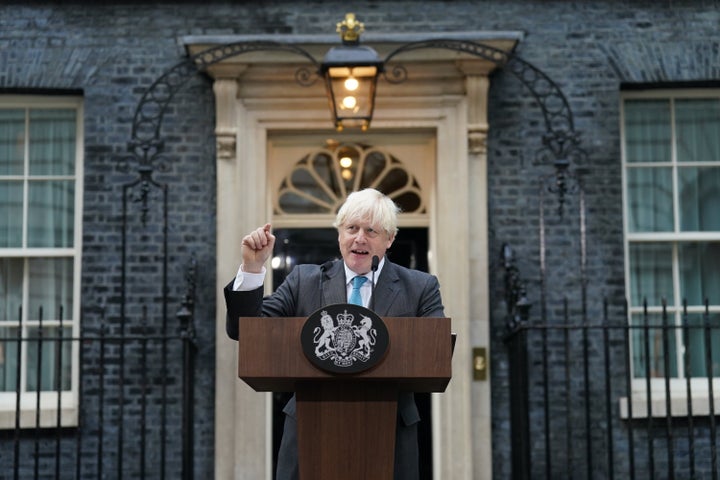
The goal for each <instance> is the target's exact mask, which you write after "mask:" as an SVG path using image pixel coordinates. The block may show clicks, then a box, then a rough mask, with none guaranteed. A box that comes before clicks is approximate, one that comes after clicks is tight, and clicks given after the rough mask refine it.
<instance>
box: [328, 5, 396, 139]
mask: <svg viewBox="0 0 720 480" xmlns="http://www.w3.org/2000/svg"><path fill="white" fill-rule="evenodd" d="M364 30H365V27H364V25H363V24H362V23H360V22H358V21H357V20H356V19H355V14H352V13H348V14H347V15H345V20H343V21H342V22H340V23H338V24H337V32H338V33H340V37H341V38H342V42H343V44H342V46H340V47H333V48H331V49H330V50H328V52H327V53H326V54H325V58H324V59H323V62H322V65H321V66H320V73H321V74H322V76H323V77H324V78H325V87H326V88H327V94H328V101H329V102H330V110H332V113H333V116H334V122H335V128H337V129H338V131H341V130H343V128H345V127H350V128H352V127H360V128H361V129H362V130H367V129H368V127H369V126H370V121H371V120H372V116H373V110H374V108H375V86H376V84H377V77H378V75H379V74H380V73H381V72H382V71H383V62H382V60H380V57H379V56H378V54H377V52H376V51H375V50H373V49H372V48H370V47H365V46H361V45H360V34H361V33H362V32H363V31H364Z"/></svg>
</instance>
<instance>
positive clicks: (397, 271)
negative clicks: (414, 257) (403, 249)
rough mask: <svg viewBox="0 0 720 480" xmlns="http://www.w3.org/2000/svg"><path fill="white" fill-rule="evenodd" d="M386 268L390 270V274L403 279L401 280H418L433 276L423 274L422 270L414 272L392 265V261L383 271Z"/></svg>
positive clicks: (395, 264)
mask: <svg viewBox="0 0 720 480" xmlns="http://www.w3.org/2000/svg"><path fill="white" fill-rule="evenodd" d="M385 268H387V269H388V272H390V273H392V274H394V275H397V276H398V277H401V278H414V279H417V278H426V277H431V276H432V275H430V274H429V273H427V272H423V271H421V270H414V269H412V268H408V267H404V266H402V265H398V264H397V263H392V262H390V261H388V262H387V263H386V264H385V266H384V267H383V269H385Z"/></svg>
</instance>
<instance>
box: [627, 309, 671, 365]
mask: <svg viewBox="0 0 720 480" xmlns="http://www.w3.org/2000/svg"><path fill="white" fill-rule="evenodd" d="M631 322H632V323H631V325H632V327H633V329H632V340H631V341H632V352H633V353H632V355H633V375H634V376H635V377H636V378H645V377H646V376H647V374H648V372H649V373H650V377H651V378H652V377H665V371H666V368H665V353H664V343H665V341H667V343H668V347H669V348H668V350H669V352H668V353H669V357H668V359H667V361H668V364H669V367H670V371H669V372H668V376H670V377H677V376H678V370H677V341H676V339H675V329H674V328H668V329H665V328H662V327H663V325H666V324H667V325H674V320H673V317H672V316H670V317H668V318H667V319H663V316H662V314H647V318H646V316H645V314H638V315H633V316H632V319H631ZM646 325H647V328H646ZM663 335H667V338H663ZM648 353H649V355H650V363H649V364H648V363H646V359H647V355H648Z"/></svg>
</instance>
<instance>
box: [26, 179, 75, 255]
mask: <svg viewBox="0 0 720 480" xmlns="http://www.w3.org/2000/svg"><path fill="white" fill-rule="evenodd" d="M28 201H29V206H28V240H27V243H28V247H66V248H69V247H72V246H73V235H74V233H73V232H74V226H75V182H74V181H72V180H58V181H35V182H30V185H29V193H28Z"/></svg>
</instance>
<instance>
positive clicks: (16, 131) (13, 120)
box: [0, 110, 25, 175]
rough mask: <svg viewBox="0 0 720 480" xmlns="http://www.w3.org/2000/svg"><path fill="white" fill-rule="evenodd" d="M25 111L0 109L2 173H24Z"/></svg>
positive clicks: (0, 158)
mask: <svg viewBox="0 0 720 480" xmlns="http://www.w3.org/2000/svg"><path fill="white" fill-rule="evenodd" d="M24 151H25V111H24V110H0V175H22V174H23V158H24V154H23V152H24Z"/></svg>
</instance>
